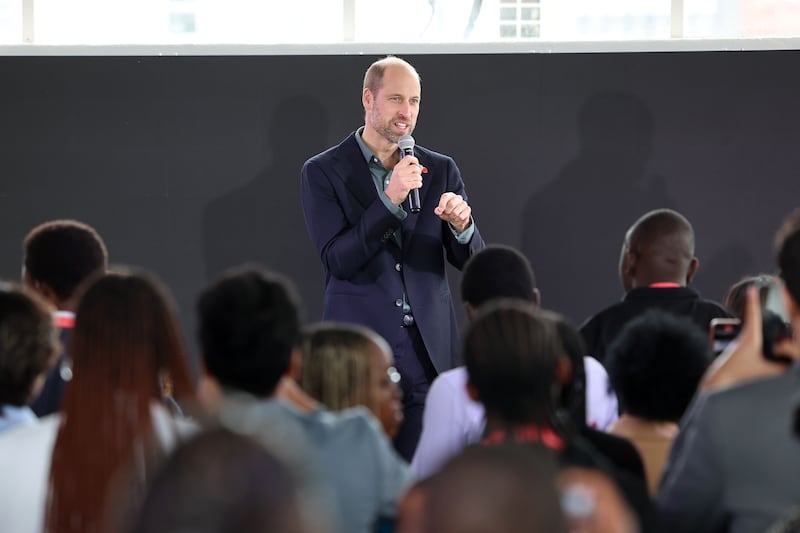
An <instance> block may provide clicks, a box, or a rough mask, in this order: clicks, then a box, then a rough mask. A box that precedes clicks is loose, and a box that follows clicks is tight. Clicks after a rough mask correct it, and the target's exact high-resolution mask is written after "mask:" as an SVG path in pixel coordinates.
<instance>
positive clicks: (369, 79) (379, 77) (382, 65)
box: [363, 56, 422, 94]
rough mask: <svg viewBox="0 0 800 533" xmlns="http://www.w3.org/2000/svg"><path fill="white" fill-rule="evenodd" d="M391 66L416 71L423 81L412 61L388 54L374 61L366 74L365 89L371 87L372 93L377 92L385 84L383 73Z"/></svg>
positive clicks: (415, 73) (418, 78)
mask: <svg viewBox="0 0 800 533" xmlns="http://www.w3.org/2000/svg"><path fill="white" fill-rule="evenodd" d="M389 67H404V68H407V69H408V70H410V71H411V72H413V73H414V75H415V76H416V77H417V81H419V82H422V78H420V75H419V72H417V69H415V68H414V67H413V66H412V65H411V63H409V62H408V61H406V60H404V59H400V58H399V57H396V56H387V57H384V58H383V59H379V60H377V61H375V62H374V63H372V64H371V65H370V66H369V68H368V69H367V72H366V73H365V74H364V86H363V88H364V89H369V91H370V92H371V93H372V94H376V93H377V92H378V91H379V90H380V88H381V87H382V86H383V75H384V73H385V72H386V69H387V68H389Z"/></svg>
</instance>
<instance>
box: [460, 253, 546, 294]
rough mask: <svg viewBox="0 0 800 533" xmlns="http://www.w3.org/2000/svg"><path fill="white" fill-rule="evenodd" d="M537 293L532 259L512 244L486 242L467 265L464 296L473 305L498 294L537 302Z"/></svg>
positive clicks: (463, 286)
mask: <svg viewBox="0 0 800 533" xmlns="http://www.w3.org/2000/svg"><path fill="white" fill-rule="evenodd" d="M536 294H537V293H536V278H535V277H534V274H533V268H532V267H531V264H530V262H529V261H528V259H527V258H526V257H525V256H524V255H522V253H520V252H519V251H518V250H516V249H515V248H512V247H511V246H505V245H500V244H494V245H490V246H487V247H486V248H484V249H483V250H481V251H480V252H478V253H476V254H475V255H473V256H472V257H470V259H469V260H468V261H467V263H466V264H465V265H464V270H463V273H462V275H461V299H462V300H463V301H464V302H465V303H468V304H469V305H471V306H472V307H474V308H477V307H479V306H481V305H483V304H484V303H486V302H487V301H489V300H493V299H495V298H518V299H520V300H524V301H529V302H534V303H538V302H537V296H536Z"/></svg>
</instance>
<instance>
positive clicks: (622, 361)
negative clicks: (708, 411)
mask: <svg viewBox="0 0 800 533" xmlns="http://www.w3.org/2000/svg"><path fill="white" fill-rule="evenodd" d="M709 362H710V353H709V346H708V335H707V334H706V333H704V332H703V331H701V330H700V328H699V327H698V326H696V325H695V324H694V323H693V322H692V321H691V320H690V319H688V318H685V317H679V316H676V315H673V314H671V313H667V312H666V311H662V310H659V309H651V310H649V311H647V312H645V313H644V314H643V315H641V316H639V317H638V318H635V319H634V320H632V321H630V322H629V323H627V324H626V325H625V327H624V328H623V330H622V331H621V332H620V334H619V336H618V337H617V338H616V339H615V341H614V342H612V343H611V345H610V346H609V349H608V355H607V365H608V373H609V377H610V379H611V385H612V386H613V387H614V390H615V391H616V393H617V397H618V399H619V403H620V408H621V410H622V412H623V413H628V414H631V415H635V416H639V417H642V418H644V419H647V420H658V421H671V422H677V421H678V420H679V419H680V418H681V416H682V415H683V413H684V411H685V410H686V408H687V407H688V405H689V403H690V402H691V399H692V397H693V396H694V394H695V391H696V390H697V386H698V384H699V383H700V379H701V378H702V376H703V373H704V372H705V370H706V368H707V366H708V364H709Z"/></svg>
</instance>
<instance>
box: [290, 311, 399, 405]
mask: <svg viewBox="0 0 800 533" xmlns="http://www.w3.org/2000/svg"><path fill="white" fill-rule="evenodd" d="M371 344H378V345H379V346H384V345H385V347H386V348H388V344H386V341H383V339H382V338H380V337H377V334H375V333H374V332H373V331H372V330H370V329H368V328H366V327H363V326H358V325H356V324H346V323H337V322H321V323H317V324H314V325H312V326H310V327H309V328H307V329H306V330H305V332H304V333H303V343H302V345H303V366H302V368H301V370H300V378H299V380H298V382H299V385H300V386H301V387H302V388H303V390H305V391H306V392H307V393H308V394H309V395H311V397H313V398H314V399H315V400H317V401H319V402H322V403H323V404H324V405H325V406H326V407H327V408H328V409H331V410H333V411H341V410H342V409H347V408H348V407H355V406H357V405H362V406H365V407H368V408H369V409H371V410H373V411H374V410H375V408H376V407H377V406H374V405H372V399H371V397H370V393H369V387H370V378H371V372H372V363H371V361H370V352H369V347H370V345H371Z"/></svg>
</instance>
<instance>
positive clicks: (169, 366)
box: [66, 269, 193, 407]
mask: <svg viewBox="0 0 800 533" xmlns="http://www.w3.org/2000/svg"><path fill="white" fill-rule="evenodd" d="M70 355H71V357H72V365H73V374H74V377H73V383H72V385H71V386H70V390H71V389H75V391H74V392H68V393H67V400H66V401H69V398H70V396H73V397H74V398H73V400H72V401H73V402H74V401H75V399H76V398H77V397H79V396H83V395H84V394H87V393H88V391H91V393H89V394H94V395H96V394H100V391H104V390H108V391H109V394H112V393H113V394H116V393H117V392H119V391H125V392H128V393H133V394H136V395H144V396H146V397H149V399H151V400H158V399H160V391H159V389H158V386H157V384H158V376H159V374H160V373H162V372H164V373H166V374H167V375H168V376H169V378H170V380H171V382H172V383H173V385H174V387H175V391H176V395H177V396H178V397H184V398H185V397H188V396H190V395H191V394H193V390H192V389H193V386H192V384H191V377H190V372H189V367H188V361H187V357H186V351H185V346H184V343H183V335H182V333H181V330H180V325H179V322H178V317H177V312H176V308H175V303H174V301H173V299H172V296H171V294H170V293H169V291H168V290H167V289H166V287H164V286H163V285H162V284H161V282H160V281H159V280H158V279H157V278H156V277H155V276H153V275H151V274H149V273H145V272H137V271H129V270H125V269H121V270H118V271H115V272H109V273H107V274H102V275H99V276H98V277H96V278H95V279H93V280H91V279H90V281H89V283H88V284H87V286H86V289H85V291H84V292H83V293H82V294H81V296H80V301H79V303H78V307H77V310H76V313H75V327H74V329H73V332H72V337H71V350H70ZM112 391H116V392H112ZM84 400H86V401H89V399H88V398H84ZM80 405H83V404H80ZM75 407H77V405H76V406H75Z"/></svg>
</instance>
